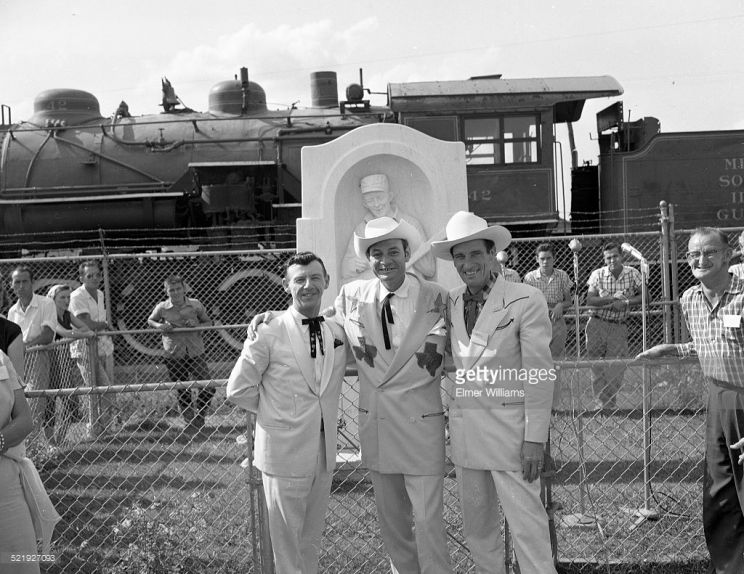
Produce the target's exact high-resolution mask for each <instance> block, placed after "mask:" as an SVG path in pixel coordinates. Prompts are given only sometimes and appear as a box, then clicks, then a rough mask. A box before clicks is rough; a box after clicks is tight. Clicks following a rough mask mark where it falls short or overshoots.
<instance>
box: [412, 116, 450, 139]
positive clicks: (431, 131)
mask: <svg viewBox="0 0 744 574" xmlns="http://www.w3.org/2000/svg"><path fill="white" fill-rule="evenodd" d="M405 125H407V126H409V127H412V128H413V129H416V130H418V131H420V132H424V133H425V134H426V135H430V136H431V137H433V138H438V139H440V140H444V141H449V142H456V141H460V139H459V137H458V135H457V117H456V116H440V117H414V118H406V119H405Z"/></svg>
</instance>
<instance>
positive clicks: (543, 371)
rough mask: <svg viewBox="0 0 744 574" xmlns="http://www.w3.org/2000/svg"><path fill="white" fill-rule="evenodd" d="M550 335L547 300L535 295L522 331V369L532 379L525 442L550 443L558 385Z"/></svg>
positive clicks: (527, 390)
mask: <svg viewBox="0 0 744 574" xmlns="http://www.w3.org/2000/svg"><path fill="white" fill-rule="evenodd" d="M551 332H552V331H551V325H550V318H549V316H548V304H547V303H546V302H545V297H540V296H537V293H532V294H531V295H530V298H529V301H528V302H527V304H526V305H525V308H524V313H523V315H522V322H521V325H520V329H519V341H520V347H521V349H522V368H523V369H525V370H526V371H527V373H528V375H529V380H528V381H527V382H526V383H525V385H524V419H525V424H524V440H525V441H530V442H546V441H547V440H548V428H549V427H550V409H551V407H552V404H553V387H554V383H555V370H554V366H553V359H552V358H551V355H550V337H551Z"/></svg>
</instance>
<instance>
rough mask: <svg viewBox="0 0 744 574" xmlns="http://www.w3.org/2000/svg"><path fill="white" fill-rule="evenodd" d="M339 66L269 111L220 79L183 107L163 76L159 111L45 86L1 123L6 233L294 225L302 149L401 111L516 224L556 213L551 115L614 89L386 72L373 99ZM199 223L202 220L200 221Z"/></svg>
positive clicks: (591, 81) (0, 221) (490, 215)
mask: <svg viewBox="0 0 744 574" xmlns="http://www.w3.org/2000/svg"><path fill="white" fill-rule="evenodd" d="M337 92H338V90H337V81H336V75H335V73H333V72H315V73H313V74H311V93H312V106H311V107H310V108H306V109H302V110H298V109H294V108H291V109H287V110H278V111H277V110H269V109H267V106H266V96H265V93H264V90H263V89H262V88H261V86H260V85H259V84H257V83H255V82H253V81H249V80H248V74H247V70H246V69H245V68H243V69H242V70H241V77H240V79H237V78H236V79H235V80H228V81H225V82H220V83H218V84H217V85H215V86H214V87H213V88H212V90H211V91H210V94H209V109H208V111H207V112H203V113H202V112H194V111H193V110H189V109H184V108H183V107H181V106H179V101H178V99H177V97H175V93H174V92H173V90H172V88H171V86H170V85H169V84H168V83H166V82H164V84H163V94H164V97H163V104H162V105H163V108H164V110H163V113H160V114H156V115H145V116H138V117H131V116H130V114H129V112H128V108H127V106H126V104H125V103H124V102H122V104H121V105H120V106H119V108H118V109H117V110H116V112H115V113H113V114H112V115H111V116H109V117H103V116H102V115H101V111H100V106H99V103H98V100H97V99H96V97H95V96H94V95H92V94H90V93H88V92H84V91H81V90H72V89H64V90H63V89H55V90H48V91H45V92H43V93H41V94H39V95H38V96H37V98H36V100H35V103H34V114H33V116H32V117H31V118H29V119H28V120H25V121H23V122H20V123H17V124H9V125H4V126H3V129H2V130H0V134H1V135H0V137H2V145H1V147H0V234H14V235H15V236H16V237H17V238H18V239H19V240H20V238H22V237H28V236H35V235H38V234H39V233H41V232H54V231H57V232H62V231H69V232H73V233H75V232H83V231H85V230H91V229H99V228H101V229H105V230H107V231H108V232H109V233H110V232H112V231H116V230H125V231H123V233H133V232H135V231H136V230H144V231H145V232H146V233H150V234H152V233H153V230H159V229H172V228H183V229H187V230H189V233H191V232H192V231H194V230H203V229H208V228H210V227H214V226H227V227H228V228H235V229H245V228H250V227H263V228H265V229H266V230H267V233H271V229H272V227H273V226H277V225H283V224H288V225H290V226H291V225H292V224H293V223H294V220H295V218H297V217H299V216H300V212H301V204H302V201H303V200H304V201H308V200H312V198H306V197H303V194H302V183H301V181H300V174H301V170H300V150H301V148H302V147H303V146H305V145H315V144H322V143H324V142H327V141H329V140H331V139H333V138H336V137H339V136H340V135H341V134H343V133H346V132H348V131H349V130H353V129H355V128H356V127H359V126H362V125H366V124H369V123H372V122H397V123H401V124H404V125H407V126H410V127H412V128H414V129H417V130H420V131H422V132H424V133H427V134H429V135H431V136H433V137H437V138H441V139H444V140H451V141H463V142H464V143H465V145H466V163H467V180H468V193H469V201H470V208H471V209H472V210H473V211H475V212H476V213H478V214H480V215H481V216H483V217H485V218H487V219H488V220H489V221H493V222H499V223H504V224H507V225H509V226H510V227H511V228H512V229H513V230H514V232H515V234H516V235H520V234H528V233H545V232H546V231H547V230H550V229H552V228H553V227H555V225H556V224H557V223H558V221H559V214H558V193H559V190H562V187H563V186H562V179H563V168H562V165H561V159H560V154H558V153H556V147H555V146H556V143H555V139H556V126H558V125H559V124H561V123H565V122H572V121H575V120H577V119H578V118H579V117H580V116H581V112H582V110H583V106H584V102H585V100H586V99H589V98H598V97H608V96H616V95H619V94H621V93H622V88H621V87H620V85H619V84H618V83H617V81H615V80H614V79H613V78H611V77H608V76H600V77H588V78H543V79H503V78H501V77H500V76H487V77H479V78H471V79H469V80H463V81H441V82H415V83H391V84H389V85H388V88H387V105H385V106H372V105H370V102H369V100H367V99H365V95H366V93H367V92H368V90H365V88H364V87H363V85H362V83H361V82H360V83H358V84H351V85H350V86H349V87H348V88H347V90H346V99H345V100H343V101H339V99H338V95H337ZM194 233H195V235H197V236H198V233H196V232H195V231H194Z"/></svg>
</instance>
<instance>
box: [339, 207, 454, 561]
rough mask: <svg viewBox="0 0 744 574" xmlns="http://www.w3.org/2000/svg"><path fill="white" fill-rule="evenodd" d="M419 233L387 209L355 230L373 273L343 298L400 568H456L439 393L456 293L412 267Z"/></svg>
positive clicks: (364, 424)
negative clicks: (447, 527) (447, 522)
mask: <svg viewBox="0 0 744 574" xmlns="http://www.w3.org/2000/svg"><path fill="white" fill-rule="evenodd" d="M419 237H420V234H419V233H418V232H417V231H416V229H415V228H414V227H413V226H412V225H410V224H409V223H407V222H406V221H405V220H401V221H396V220H395V219H393V218H391V217H380V218H378V219H373V220H371V221H369V222H368V223H367V225H366V226H365V228H364V233H363V234H362V235H360V234H356V233H355V235H354V248H355V251H356V254H357V255H358V256H359V257H364V258H366V259H367V260H368V261H369V263H370V267H371V269H372V271H373V273H374V275H375V278H374V279H368V280H357V281H353V282H351V283H348V284H346V285H344V286H343V287H342V288H341V292H340V293H339V295H338V297H337V299H336V305H335V306H336V319H337V320H338V321H340V322H341V323H342V324H343V326H344V330H345V331H346V336H347V338H348V341H349V345H350V346H351V350H352V352H353V354H354V357H355V359H356V363H357V368H358V371H359V389H360V398H359V436H360V442H361V450H362V463H363V464H364V465H365V466H366V467H367V468H368V469H369V471H370V474H371V478H372V484H373V486H374V492H375V503H376V505H377V514H378V518H379V523H380V532H381V534H382V539H383V542H384V544H385V548H386V550H387V552H388V554H389V555H390V562H391V570H392V572H393V573H394V574H398V573H399V574H445V573H451V572H452V569H451V567H450V559H449V551H448V549H447V538H446V533H445V531H444V521H443V517H442V514H443V501H442V499H443V486H444V409H443V408H442V399H441V392H440V381H441V371H442V363H443V361H442V359H443V354H444V342H445V334H446V332H445V325H444V313H445V310H446V301H447V293H446V291H444V290H443V289H442V288H441V287H439V286H438V285H436V284H434V283H430V282H428V281H424V280H422V279H419V278H417V277H416V276H414V275H412V274H407V273H406V263H407V262H408V260H409V258H410V256H411V253H412V252H415V250H416V249H417V248H418V243H419Z"/></svg>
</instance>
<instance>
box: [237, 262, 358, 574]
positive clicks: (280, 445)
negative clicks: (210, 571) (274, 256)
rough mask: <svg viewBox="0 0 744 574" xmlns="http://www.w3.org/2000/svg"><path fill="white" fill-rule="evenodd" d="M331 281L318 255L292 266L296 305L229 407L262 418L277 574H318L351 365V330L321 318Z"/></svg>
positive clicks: (290, 289) (288, 276)
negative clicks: (341, 399) (347, 335)
mask: <svg viewBox="0 0 744 574" xmlns="http://www.w3.org/2000/svg"><path fill="white" fill-rule="evenodd" d="M328 279H329V278H328V274H327V273H326V270H325V266H324V265H323V262H322V261H321V260H320V259H319V258H318V257H317V256H316V255H315V254H313V253H310V252H303V253H298V254H296V255H294V256H292V257H291V258H290V259H289V260H288V262H287V266H286V270H285V276H284V279H283V280H282V283H283V285H284V290H285V291H286V292H287V293H290V294H291V295H292V306H291V307H290V308H289V309H288V310H287V311H285V312H284V313H282V314H281V315H280V316H279V317H277V318H276V319H275V320H274V321H272V322H271V324H267V325H262V326H261V327H260V328H259V330H258V332H257V336H256V338H255V339H253V340H251V339H250V338H249V339H247V340H246V342H245V345H244V347H243V352H242V353H241V355H240V358H239V359H238V362H237V363H236V364H235V367H234V368H233V370H232V373H231V374H230V379H229V380H228V384H227V398H228V400H229V401H231V402H233V403H235V404H236V405H238V406H240V407H242V408H244V409H246V410H249V411H251V412H254V413H256V414H257V418H256V432H255V448H254V459H255V460H254V464H255V466H256V468H258V469H259V470H260V471H261V472H262V473H263V486H264V495H265V497H266V505H267V507H268V518H269V531H270V533H271V542H272V545H273V549H274V562H275V566H276V573H277V574H308V573H310V574H314V573H316V572H317V571H318V555H319V550H320V539H321V534H322V532H323V524H324V519H325V513H326V509H327V508H328V500H329V496H330V489H331V476H332V475H331V473H332V472H333V469H334V467H335V464H336V432H337V429H336V427H337V425H336V421H337V411H338V399H339V393H340V390H341V382H342V380H343V377H344V372H345V369H346V358H347V353H346V351H347V345H346V343H345V338H344V335H343V331H342V330H341V329H340V327H339V326H338V325H336V324H334V323H333V322H332V321H330V322H326V321H324V320H323V318H322V317H318V314H319V311H320V303H321V297H322V295H323V291H325V290H326V289H327V288H328Z"/></svg>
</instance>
